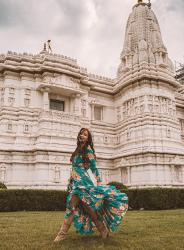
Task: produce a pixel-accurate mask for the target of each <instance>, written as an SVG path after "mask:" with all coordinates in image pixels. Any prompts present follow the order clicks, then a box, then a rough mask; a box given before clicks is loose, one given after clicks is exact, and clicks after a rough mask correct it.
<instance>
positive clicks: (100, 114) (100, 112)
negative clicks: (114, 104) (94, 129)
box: [94, 106, 103, 121]
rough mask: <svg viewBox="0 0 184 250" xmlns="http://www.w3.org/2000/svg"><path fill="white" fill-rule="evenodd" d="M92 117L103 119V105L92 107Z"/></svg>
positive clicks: (98, 119)
mask: <svg viewBox="0 0 184 250" xmlns="http://www.w3.org/2000/svg"><path fill="white" fill-rule="evenodd" d="M94 119H95V120H97V121H102V120H103V107H102V106H95V107H94Z"/></svg>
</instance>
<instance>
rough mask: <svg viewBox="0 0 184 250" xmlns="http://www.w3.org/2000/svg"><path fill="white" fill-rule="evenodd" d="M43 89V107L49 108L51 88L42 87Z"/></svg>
mask: <svg viewBox="0 0 184 250" xmlns="http://www.w3.org/2000/svg"><path fill="white" fill-rule="evenodd" d="M42 91H43V109H44V110H49V91H50V89H49V88H44V89H42Z"/></svg>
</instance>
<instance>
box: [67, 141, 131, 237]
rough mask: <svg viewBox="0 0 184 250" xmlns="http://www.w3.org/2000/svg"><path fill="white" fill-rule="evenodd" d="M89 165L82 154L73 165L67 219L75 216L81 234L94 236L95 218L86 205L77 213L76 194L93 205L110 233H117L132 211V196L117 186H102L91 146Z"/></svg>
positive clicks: (75, 223) (89, 204)
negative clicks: (124, 218)
mask: <svg viewBox="0 0 184 250" xmlns="http://www.w3.org/2000/svg"><path fill="white" fill-rule="evenodd" d="M86 150H87V152H86V153H87V154H88V158H89V163H88V166H86V163H83V160H82V155H76V156H75V157H74V160H73V162H72V170H71V178H70V181H71V182H70V185H69V194H68V196H67V201H66V213H65V216H64V219H65V220H67V218H68V217H69V216H70V215H72V214H73V213H74V220H73V221H74V226H75V228H76V231H77V232H78V233H80V234H92V233H93V232H94V231H93V228H94V227H95V225H94V223H93V221H92V219H91V217H90V216H89V215H88V214H86V213H85V212H84V210H83V209H82V204H79V206H78V209H77V210H76V211H74V212H73V211H72V209H71V207H70V200H71V198H72V195H74V194H75V195H78V196H79V198H80V200H82V201H83V202H85V203H86V204H87V205H88V206H90V207H91V208H92V209H93V210H94V211H95V212H96V213H97V214H98V218H99V220H100V221H103V222H104V224H105V225H106V227H107V228H108V229H109V231H111V232H113V231H116V230H117V228H118V225H119V224H120V222H121V220H122V218H123V217H124V215H125V213H126V211H127V209H128V197H127V195H126V194H125V193H121V192H120V191H119V190H117V189H116V188H115V187H114V186H108V185H101V179H100V175H99V171H98V169H97V167H96V160H95V156H94V153H93V150H92V149H91V147H90V146H88V147H87V148H86ZM89 168H90V169H91V171H92V173H93V174H94V177H95V179H96V181H97V186H96V185H95V184H94V183H93V181H92V180H91V178H90V176H89V174H88V171H87V170H88V169H89Z"/></svg>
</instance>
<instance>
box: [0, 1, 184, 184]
mask: <svg viewBox="0 0 184 250" xmlns="http://www.w3.org/2000/svg"><path fill="white" fill-rule="evenodd" d="M120 59H121V61H120V65H119V67H118V71H117V77H116V78H114V79H109V78H107V77H102V76H97V75H93V74H90V73H88V71H87V69H85V68H81V67H80V66H79V65H78V63H77V61H76V60H75V59H72V58H69V57H66V56H63V55H57V54H52V53H49V52H48V51H47V50H46V49H44V50H43V51H41V53H39V54H37V55H32V54H27V53H23V54H18V53H14V52H8V53H7V54H6V55H4V54H2V55H0V133H1V136H0V181H1V182H4V183H5V184H6V185H7V186H8V188H35V189H36V188H43V189H65V187H66V184H67V180H68V178H69V175H70V167H71V166H70V162H69V158H70V155H71V153H72V152H73V150H74V149H75V147H76V137H77V134H78V132H79V130H80V128H81V127H87V128H89V129H90V130H91V132H92V134H93V140H94V144H95V149H96V154H97V157H98V158H97V166H98V168H99V169H100V174H101V177H102V179H103V182H104V183H108V182H110V181H119V182H123V183H124V184H125V185H127V186H129V187H130V188H134V187H139V188H145V187H156V186H160V187H184V86H183V85H182V84H180V83H179V82H178V81H176V80H175V78H174V69H173V64H172V62H171V60H170V59H169V56H168V53H167V49H166V47H165V45H164V43H163V40H162V35H161V31H160V28H159V24H158V21H157V18H156V16H155V14H154V12H153V10H152V8H151V5H150V4H149V3H143V2H142V1H138V3H137V4H136V5H135V6H134V7H133V10H132V13H131V14H130V16H129V18H128V22H127V27H126V33H125V42H124V47H123V50H122V53H121V56H120Z"/></svg>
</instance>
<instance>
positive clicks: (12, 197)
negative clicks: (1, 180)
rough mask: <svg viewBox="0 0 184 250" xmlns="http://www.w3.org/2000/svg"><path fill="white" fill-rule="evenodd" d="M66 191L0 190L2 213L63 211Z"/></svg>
mask: <svg viewBox="0 0 184 250" xmlns="http://www.w3.org/2000/svg"><path fill="white" fill-rule="evenodd" d="M66 196H67V192H66V191H58V190H32V189H30V190H24V189H11V190H5V189H1V190H0V212H2V211H4V212H5V211H7V212H8V211H57V210H58V211H64V210H65V203H66Z"/></svg>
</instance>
